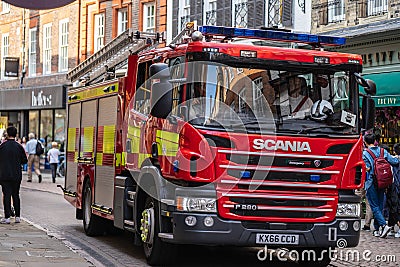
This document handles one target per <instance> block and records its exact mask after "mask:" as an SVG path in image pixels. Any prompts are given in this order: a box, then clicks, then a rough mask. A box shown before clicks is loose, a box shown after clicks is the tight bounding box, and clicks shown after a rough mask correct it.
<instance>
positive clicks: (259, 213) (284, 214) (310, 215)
mask: <svg viewBox="0 0 400 267" xmlns="http://www.w3.org/2000/svg"><path fill="white" fill-rule="evenodd" d="M231 213H232V214H236V215H240V216H246V217H279V218H285V219H286V218H291V219H293V218H302V219H316V218H319V217H323V216H324V215H325V213H323V212H290V211H289V212H288V211H285V210H284V209H282V210H280V211H266V210H256V211H254V210H241V211H238V210H231Z"/></svg>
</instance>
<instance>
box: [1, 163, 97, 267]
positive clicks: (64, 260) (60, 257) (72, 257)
mask: <svg viewBox="0 0 400 267" xmlns="http://www.w3.org/2000/svg"><path fill="white" fill-rule="evenodd" d="M42 176H43V181H42V183H40V184H39V183H38V179H37V176H36V175H35V174H34V175H33V182H32V183H27V182H26V180H27V174H26V172H24V173H23V178H22V180H23V181H22V184H21V187H22V188H23V187H25V188H30V189H35V190H42V191H48V192H53V193H56V194H62V191H61V189H60V188H57V184H61V185H64V179H62V178H59V177H57V179H56V183H52V179H51V174H50V173H48V172H47V170H46V171H44V172H42ZM0 207H2V205H0ZM1 215H3V211H1ZM0 266H23V267H28V266H29V267H30V266H32V267H42V266H44V267H46V266H60V267H61V266H75V267H81V266H82V267H83V266H85V267H86V266H94V265H93V264H91V263H90V262H87V261H86V260H85V259H84V258H82V257H81V256H80V255H79V254H78V253H75V252H74V251H72V250H71V249H70V248H68V247H67V246H66V245H65V244H64V243H63V242H62V241H61V240H58V239H57V238H55V237H53V236H50V235H48V234H47V233H46V232H45V230H44V229H41V228H40V227H39V226H35V225H33V224H32V223H31V222H28V221H25V220H24V218H23V217H22V221H21V223H19V224H18V223H14V219H13V218H11V224H1V225H0Z"/></svg>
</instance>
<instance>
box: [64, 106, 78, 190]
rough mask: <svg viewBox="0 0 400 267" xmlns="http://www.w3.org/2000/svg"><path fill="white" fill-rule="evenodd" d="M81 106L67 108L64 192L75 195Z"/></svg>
mask: <svg viewBox="0 0 400 267" xmlns="http://www.w3.org/2000/svg"><path fill="white" fill-rule="evenodd" d="M80 122H81V104H80V103H77V104H72V105H69V106H68V120H67V124H68V126H67V129H68V131H67V147H66V155H65V158H66V163H67V164H66V170H65V171H66V175H65V190H66V191H68V192H71V193H76V190H77V188H76V187H77V177H78V156H79V137H80Z"/></svg>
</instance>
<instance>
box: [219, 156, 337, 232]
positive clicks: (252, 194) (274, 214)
mask: <svg viewBox="0 0 400 267" xmlns="http://www.w3.org/2000/svg"><path fill="white" fill-rule="evenodd" d="M218 154H219V156H218V157H217V159H218V161H217V162H216V165H217V166H218V167H219V168H221V170H223V171H224V174H225V175H226V176H224V177H223V178H221V179H219V180H218V183H217V188H216V189H217V194H218V212H219V214H220V216H221V217H223V218H226V219H232V220H241V221H247V222H255V223H261V222H262V223H264V224H265V223H275V226H279V225H280V224H282V223H284V222H287V221H288V220H290V222H291V223H299V225H301V224H311V223H316V222H329V221H332V220H333V219H334V217H335V215H336V206H337V203H338V196H337V185H336V181H337V176H338V175H340V174H341V172H340V170H339V169H337V167H333V166H334V163H335V162H336V161H339V160H340V161H341V160H343V159H344V157H343V156H341V155H338V156H336V155H332V156H324V155H321V156H318V155H300V154H298V153H274V152H269V151H263V152H258V151H256V152H252V151H235V150H227V149H219V150H218ZM247 226H249V227H253V226H254V225H250V224H247ZM258 226H259V227H260V225H258ZM263 227H269V226H265V225H264V226H263ZM306 228H307V227H306ZM299 229H305V227H304V226H299Z"/></svg>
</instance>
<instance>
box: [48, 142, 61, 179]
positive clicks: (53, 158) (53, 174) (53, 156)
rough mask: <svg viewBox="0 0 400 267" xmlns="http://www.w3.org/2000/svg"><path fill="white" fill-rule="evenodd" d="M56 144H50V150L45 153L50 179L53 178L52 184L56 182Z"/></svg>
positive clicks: (58, 151) (57, 156)
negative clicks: (48, 164)
mask: <svg viewBox="0 0 400 267" xmlns="http://www.w3.org/2000/svg"><path fill="white" fill-rule="evenodd" d="M57 146H58V144H57V142H52V143H51V149H50V150H49V151H48V152H47V159H48V160H49V163H50V169H51V177H52V178H53V183H55V182H56V175H57V166H58V163H59V161H58V158H59V157H60V150H58V148H57Z"/></svg>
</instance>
